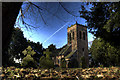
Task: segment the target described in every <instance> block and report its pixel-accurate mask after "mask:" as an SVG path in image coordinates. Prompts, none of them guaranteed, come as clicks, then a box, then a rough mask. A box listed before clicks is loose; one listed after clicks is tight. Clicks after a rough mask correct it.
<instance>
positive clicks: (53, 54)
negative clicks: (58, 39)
mask: <svg viewBox="0 0 120 80" xmlns="http://www.w3.org/2000/svg"><path fill="white" fill-rule="evenodd" d="M47 49H49V51H50V52H52V54H51V55H50V56H51V57H55V56H57V55H58V50H57V49H56V46H55V45H53V44H51V45H49V46H48V48H47Z"/></svg>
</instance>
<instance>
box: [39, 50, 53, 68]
mask: <svg viewBox="0 0 120 80" xmlns="http://www.w3.org/2000/svg"><path fill="white" fill-rule="evenodd" d="M43 54H44V55H43V56H42V57H41V58H40V67H42V68H53V67H54V62H53V60H52V58H51V57H50V55H51V54H52V52H50V51H49V49H46V51H44V52H43Z"/></svg>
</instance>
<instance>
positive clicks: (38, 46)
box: [28, 40, 43, 63]
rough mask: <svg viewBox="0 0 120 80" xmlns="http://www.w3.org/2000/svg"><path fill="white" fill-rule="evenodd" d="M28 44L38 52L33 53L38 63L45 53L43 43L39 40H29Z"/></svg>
mask: <svg viewBox="0 0 120 80" xmlns="http://www.w3.org/2000/svg"><path fill="white" fill-rule="evenodd" d="M28 45H30V46H31V47H32V49H33V50H34V51H35V52H36V54H35V55H33V58H34V60H35V61H37V63H39V59H40V57H41V56H42V54H43V47H42V44H40V43H39V42H37V43H35V42H33V41H30V40H28Z"/></svg>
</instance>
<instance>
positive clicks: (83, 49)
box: [55, 22, 89, 67]
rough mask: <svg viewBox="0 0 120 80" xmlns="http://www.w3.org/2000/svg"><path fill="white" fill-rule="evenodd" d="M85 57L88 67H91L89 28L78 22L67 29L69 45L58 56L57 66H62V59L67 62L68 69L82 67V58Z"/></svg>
mask: <svg viewBox="0 0 120 80" xmlns="http://www.w3.org/2000/svg"><path fill="white" fill-rule="evenodd" d="M82 57H84V63H85V64H86V67H88V66H89V64H88V63H89V58H88V37H87V27H86V26H84V25H81V24H78V23H77V22H76V23H75V24H74V25H71V26H70V27H68V28H67V45H66V46H64V47H63V48H62V50H61V51H60V52H59V55H58V56H56V60H55V64H58V65H59V66H61V62H62V59H64V60H65V61H66V67H70V66H69V64H70V63H71V62H72V63H71V64H72V66H74V64H75V63H76V64H75V65H76V66H75V67H81V63H82V61H81V58H82Z"/></svg>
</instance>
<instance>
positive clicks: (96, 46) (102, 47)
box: [90, 38, 120, 66]
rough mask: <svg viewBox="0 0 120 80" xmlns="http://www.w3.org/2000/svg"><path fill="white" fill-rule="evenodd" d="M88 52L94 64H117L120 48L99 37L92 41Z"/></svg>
mask: <svg viewBox="0 0 120 80" xmlns="http://www.w3.org/2000/svg"><path fill="white" fill-rule="evenodd" d="M90 52H91V53H92V58H93V60H94V62H95V66H99V65H103V66H119V65H120V63H119V62H120V60H119V58H120V50H119V49H117V48H115V47H114V46H111V45H110V43H108V42H105V41H104V40H103V39H101V38H97V39H95V40H94V41H93V44H92V46H91V49H90Z"/></svg>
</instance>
